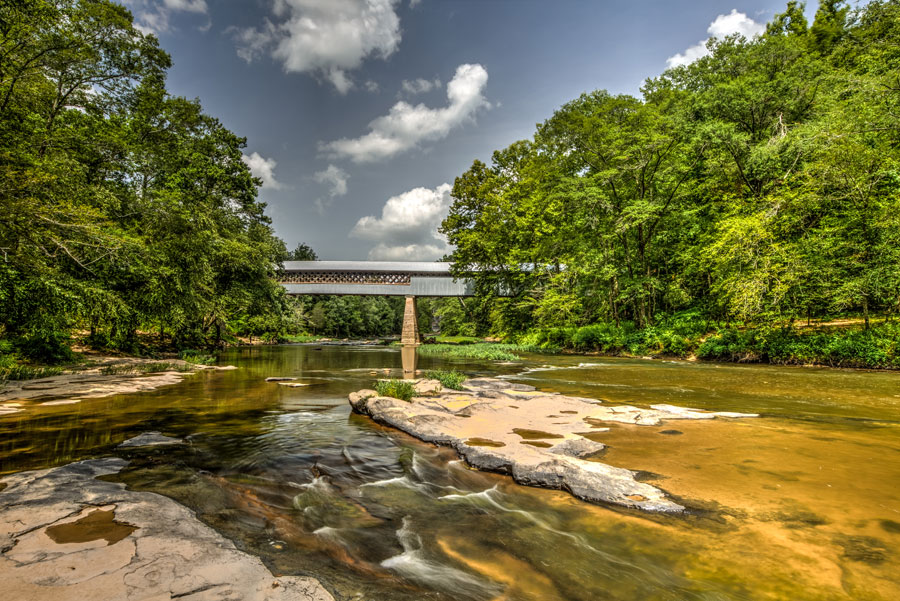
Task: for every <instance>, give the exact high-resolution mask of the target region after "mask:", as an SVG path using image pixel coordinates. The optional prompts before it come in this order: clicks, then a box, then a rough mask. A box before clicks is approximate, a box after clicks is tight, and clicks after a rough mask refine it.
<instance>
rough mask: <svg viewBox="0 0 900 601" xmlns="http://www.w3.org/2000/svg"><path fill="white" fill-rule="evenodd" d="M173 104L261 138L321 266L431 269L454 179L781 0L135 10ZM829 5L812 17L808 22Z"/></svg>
mask: <svg viewBox="0 0 900 601" xmlns="http://www.w3.org/2000/svg"><path fill="white" fill-rule="evenodd" d="M126 5H127V6H129V8H131V10H132V12H133V13H134V15H135V20H136V21H137V23H138V24H139V25H140V26H141V27H142V28H143V29H144V30H145V31H151V32H153V33H155V34H156V35H157V36H158V37H159V39H160V43H161V45H162V47H163V48H165V49H166V50H167V51H168V52H169V53H170V54H171V55H172V59H173V62H174V67H173V68H172V70H171V71H170V73H169V89H170V90H171V91H172V93H174V94H177V95H181V96H186V97H188V98H199V99H200V101H201V102H202V104H203V106H204V109H205V110H206V112H207V113H209V114H212V115H214V116H216V117H218V118H219V119H220V120H221V121H222V122H223V123H224V124H225V125H226V126H227V127H228V128H230V129H231V130H233V131H234V132H235V133H237V134H239V135H241V136H246V137H247V148H246V149H245V153H246V156H245V160H246V161H247V162H248V164H249V165H250V167H251V169H252V170H253V172H254V173H255V174H256V175H257V176H259V177H261V178H262V179H263V180H264V183H265V185H264V186H263V188H262V189H261V190H260V197H261V198H262V199H263V200H264V201H266V202H267V203H268V205H269V208H268V214H269V215H270V216H271V217H272V219H273V221H274V226H275V229H276V232H277V233H278V235H279V236H281V237H282V238H283V239H284V240H285V242H286V243H287V245H288V247H289V248H293V246H295V245H296V244H297V243H298V242H305V243H307V244H309V245H310V246H312V247H313V248H314V249H315V250H316V252H317V253H318V254H319V257H320V258H322V259H366V258H370V259H380V260H410V259H414V260H431V259H435V258H438V257H440V256H441V255H442V254H444V253H445V252H447V248H446V245H445V243H444V241H443V240H441V239H440V236H439V235H438V234H437V233H436V228H437V225H438V224H439V223H440V220H441V218H442V217H443V216H444V215H445V214H446V210H447V207H448V206H449V203H450V202H451V199H450V193H449V192H450V187H451V186H452V184H453V180H454V178H455V177H457V176H458V175H460V174H461V173H462V172H464V171H465V170H466V169H468V167H469V166H470V165H471V164H472V161H473V160H475V159H480V160H483V161H489V159H490V156H491V153H492V152H493V151H494V150H496V149H499V148H504V147H505V146H507V145H509V144H510V143H512V142H514V141H516V140H519V139H522V138H527V137H530V136H531V135H532V134H533V133H534V126H535V124H536V123H539V122H541V121H543V120H545V119H547V118H548V117H550V115H552V113H553V111H554V110H555V109H557V108H558V107H559V106H561V105H562V104H564V103H565V102H567V101H569V100H571V99H574V98H577V97H578V95H580V94H581V93H582V92H587V91H591V90H595V89H601V88H602V89H607V90H609V91H611V92H613V93H626V94H634V95H639V94H640V92H639V89H640V86H641V83H642V82H643V81H644V80H645V79H646V78H647V77H653V76H656V75H658V74H659V73H661V72H662V71H663V70H665V69H666V67H667V66H668V65H670V64H674V63H677V62H684V61H690V60H692V59H695V58H696V57H697V56H698V55H699V54H701V53H702V52H703V49H702V42H703V41H704V40H706V39H707V38H709V37H710V36H711V35H716V36H721V35H727V34H729V33H734V32H739V33H742V34H745V35H752V34H754V33H756V32H758V31H759V30H760V29H761V28H762V27H763V25H764V23H765V22H766V21H767V20H769V19H770V18H771V17H772V15H773V14H774V13H776V12H779V11H781V10H783V8H784V2H770V1H766V0H761V1H756V2H753V1H719V0H696V1H690V2H675V1H671V0H669V1H658V0H632V1H630V2H627V1H588V0H582V1H566V0H554V1H552V2H551V1H546V2H539V1H537V0H452V1H451V0H412V1H410V0H128V1H126ZM814 11H815V6H814V3H813V6H810V7H808V9H807V12H808V17H809V18H810V19H811V18H812V14H813V13H814Z"/></svg>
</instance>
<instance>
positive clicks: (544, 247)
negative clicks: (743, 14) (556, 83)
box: [441, 0, 900, 365]
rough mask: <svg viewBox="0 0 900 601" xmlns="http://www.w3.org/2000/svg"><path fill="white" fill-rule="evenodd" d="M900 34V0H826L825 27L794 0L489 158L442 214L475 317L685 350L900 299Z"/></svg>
mask: <svg viewBox="0 0 900 601" xmlns="http://www.w3.org/2000/svg"><path fill="white" fill-rule="evenodd" d="M898 41H900V2H898V0H875V1H873V2H870V3H869V4H866V5H864V6H860V7H858V8H855V9H850V8H849V7H848V5H847V4H846V3H845V2H842V1H839V0H836V1H828V2H822V3H821V4H820V6H819V9H818V12H817V13H816V16H815V20H814V22H813V23H812V24H811V25H810V24H809V23H808V22H807V20H806V19H805V17H804V15H803V5H802V3H798V2H789V3H788V5H787V7H786V9H785V11H784V12H783V13H780V14H778V15H776V16H775V18H774V20H773V22H772V23H770V24H769V25H768V27H767V29H766V32H765V33H764V34H762V35H760V36H758V37H756V38H754V39H751V40H748V39H745V38H743V37H741V36H731V37H728V38H725V39H713V40H711V41H710V42H709V44H708V48H709V50H710V53H709V55H708V56H705V57H702V58H700V59H699V60H697V61H695V62H693V63H691V64H689V65H685V66H679V67H675V68H672V69H670V70H668V71H666V72H664V73H663V74H662V75H661V76H659V77H657V78H653V79H648V80H647V81H646V82H645V85H644V87H643V88H642V93H643V94H642V97H641V98H636V97H632V96H628V95H613V94H610V93H608V92H606V91H603V90H598V91H595V92H591V93H586V94H582V95H581V96H580V97H579V98H577V99H575V100H573V101H571V102H569V103H567V104H565V105H563V106H562V107H561V108H560V109H559V110H557V111H556V112H555V113H554V114H553V115H552V116H551V117H550V118H549V119H547V120H546V121H545V122H544V123H542V124H539V125H538V127H537V130H536V132H535V134H534V136H533V137H532V138H531V139H529V140H522V141H518V142H515V143H513V144H512V145H510V146H509V147H507V148H505V149H502V150H498V151H496V152H495V153H494V154H493V157H492V160H491V163H490V164H485V163H483V162H481V161H475V162H474V163H473V164H472V166H471V168H470V169H469V170H468V171H466V172H465V173H463V174H462V175H460V176H459V177H458V178H456V181H455V183H454V187H453V197H454V202H453V205H452V207H451V209H450V212H449V215H448V216H447V218H446V219H445V220H444V222H443V224H442V226H441V231H442V232H443V233H444V234H445V235H446V236H447V239H448V241H449V242H450V243H451V244H453V245H455V247H456V249H455V250H454V252H453V253H452V255H451V256H450V257H449V258H450V259H452V260H453V261H454V267H453V270H454V274H455V275H456V276H458V277H465V276H469V275H471V276H472V277H474V279H475V288H476V292H477V297H476V298H475V299H472V300H471V301H468V303H467V305H466V306H465V308H466V309H467V311H468V313H469V315H468V316H467V318H466V321H467V323H469V324H470V326H471V328H472V329H471V330H470V331H469V332H466V333H471V334H480V335H485V334H491V335H494V336H500V337H505V338H515V339H517V340H520V341H523V342H526V343H529V344H535V345H538V346H542V347H553V346H557V347H566V348H574V349H578V350H597V351H603V352H633V351H638V350H640V351H645V352H648V353H651V354H652V353H655V352H667V353H671V354H676V355H685V354H688V353H689V352H691V349H693V348H696V345H697V339H698V337H699V335H700V333H701V332H700V330H702V331H703V332H706V331H709V330H714V329H717V328H719V329H723V330H724V329H727V328H728V326H729V324H733V323H738V322H740V323H742V324H744V325H746V326H749V327H751V328H753V329H760V330H763V331H770V330H780V329H783V328H787V329H789V328H790V326H791V325H792V324H794V322H796V321H798V320H801V319H806V320H809V319H811V318H813V317H820V316H824V315H828V314H832V313H835V312H839V313H852V314H859V315H861V316H862V317H863V320H864V322H865V324H866V328H868V326H869V321H870V320H869V317H870V314H871V313H872V312H880V313H885V314H889V315H893V314H896V313H897V311H898V309H900V227H898V226H900V222H898V219H900V217H898V216H900V118H898V117H900V79H898V77H897V73H900V52H898V51H897V48H898ZM475 268H479V269H480V271H478V272H476V273H472V270H474V269H475ZM485 268H486V269H485ZM500 291H504V292H508V293H511V294H512V297H511V298H501V297H499V292H500ZM450 314H451V316H452V318H451V319H450V320H449V321H450V324H451V325H452V327H453V330H454V332H459V331H461V329H462V328H461V327H460V326H459V324H458V323H456V322H457V321H458V318H459V315H460V312H459V311H456V314H455V315H453V311H452V310H451V311H450ZM685 315H690V316H691V317H690V318H689V319H688V321H689V322H691V323H693V324H694V325H692V326H691V327H689V328H687V329H688V330H690V331H684V330H685V328H683V327H680V326H677V325H675V324H673V323H670V322H671V320H672V319H673V318H679V317H678V316H685ZM679 319H680V318H679ZM526 333H527V334H526ZM802 340H803V341H806V339H805V338H802ZM710 344H712V343H710ZM797 344H800V343H799V342H798V343H797ZM860 344H862V343H860ZM873 344H874V343H873ZM750 346H753V345H752V344H751V345H750ZM801 346H802V345H801ZM863 346H864V345H863ZM863 346H856V347H855V348H858V349H859V350H860V352H863V353H866V354H867V356H871V357H872V359H871V360H869V359H866V360H865V361H864V362H865V363H866V364H867V365H872V364H875V363H879V362H882V363H883V362H884V361H887V359H877V360H876V359H875V356H876V355H877V353H875V354H872V353H870V352H869V351H866V350H865V349H864V348H863ZM876 346H877V345H876ZM741 348H743V346H742V347H741ZM767 348H768V347H767ZM797 348H799V347H797ZM878 348H881V347H880V346H879V347H878ZM629 349H631V350H629ZM775 350H776V349H774V348H769V349H768V350H767V351H766V353H765V355H766V356H768V357H772V358H776V360H777V358H778V357H781V355H780V354H778V353H777V352H772V353H770V352H768V351H775ZM840 352H844V351H840ZM873 352H874V351H873ZM835 353H838V351H837V350H836V351H835ZM725 354H726V355H727V354H728V353H725ZM828 356H829V357H832V356H833V357H837V355H832V354H829V355H828ZM827 360H828V361H834V362H837V361H838V359H836V358H834V359H827Z"/></svg>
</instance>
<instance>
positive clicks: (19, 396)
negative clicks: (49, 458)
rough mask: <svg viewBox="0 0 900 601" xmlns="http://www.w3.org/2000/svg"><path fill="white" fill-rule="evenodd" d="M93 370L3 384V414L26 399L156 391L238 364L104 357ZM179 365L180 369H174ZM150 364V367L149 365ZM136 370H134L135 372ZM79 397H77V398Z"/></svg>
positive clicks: (63, 400) (50, 401) (48, 401)
mask: <svg viewBox="0 0 900 601" xmlns="http://www.w3.org/2000/svg"><path fill="white" fill-rule="evenodd" d="M95 362H96V363H97V364H96V365H95V366H94V367H92V368H89V369H81V370H79V371H77V372H73V373H63V374H60V375H58V376H50V377H46V378H40V379H36V380H16V381H9V382H5V383H3V385H2V386H0V415H5V414H9V413H16V412H18V411H22V410H23V409H24V408H26V407H27V405H26V404H24V403H23V402H40V404H42V405H64V404H66V405H67V404H72V403H77V402H79V401H80V400H81V399H94V398H101V397H106V396H112V395H114V394H129V393H132V392H143V391H146V390H154V389H156V388H160V387H162V386H169V385H171V384H177V383H179V382H181V381H182V380H183V379H184V378H185V377H186V376H189V375H191V374H194V373H196V372H198V371H204V370H212V371H228V370H232V369H237V368H236V367H234V366H231V365H226V366H221V367H220V366H209V365H195V364H193V363H188V362H186V361H182V360H180V359H174V360H169V361H158V360H153V359H140V358H130V359H124V360H123V359H119V358H114V357H100V358H99V359H95ZM155 364H158V365H160V366H163V367H166V370H165V371H159V372H152V371H149V368H152V367H153V365H155ZM173 365H175V366H177V367H178V370H173V369H171V366H173ZM148 366H149V367H148ZM110 367H113V368H115V371H116V372H117V373H104V369H105V368H110ZM132 370H133V371H132ZM75 397H77V398H75Z"/></svg>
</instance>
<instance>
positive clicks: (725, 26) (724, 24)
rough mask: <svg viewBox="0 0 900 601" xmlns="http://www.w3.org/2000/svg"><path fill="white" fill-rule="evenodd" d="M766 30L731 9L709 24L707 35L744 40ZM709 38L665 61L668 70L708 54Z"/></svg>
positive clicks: (763, 26)
mask: <svg viewBox="0 0 900 601" xmlns="http://www.w3.org/2000/svg"><path fill="white" fill-rule="evenodd" d="M765 30H766V26H765V24H763V23H757V22H756V21H754V20H753V19H751V18H750V17H748V16H747V15H746V14H744V13H741V12H738V11H737V9H736V8H732V9H731V12H730V13H728V14H727V15H719V16H718V17H716V18H715V20H714V21H713V22H712V23H710V24H709V27H708V28H707V30H706V31H707V33H709V35H710V36H711V37H714V38H719V39H721V38H724V37H727V36H730V35H733V34H736V33H737V34H740V35H742V36H744V37H745V38H748V39H749V38H752V37H753V36H755V35H758V34H760V33H762V32H763V31H765ZM707 42H709V38H707V39H705V40H702V41H700V42H697V43H696V44H694V45H693V46H691V47H689V48H687V49H686V50H685V51H684V52H679V53H678V54H675V55H674V56H670V57H669V58H667V59H666V64H667V65H668V66H669V68H672V67H679V66H681V65H689V64H691V63H692V62H694V61H695V60H697V59H698V58H701V57H704V56H706V55H707V54H709V51H708V50H707V49H706V44H707Z"/></svg>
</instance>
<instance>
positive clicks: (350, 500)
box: [0, 346, 900, 601]
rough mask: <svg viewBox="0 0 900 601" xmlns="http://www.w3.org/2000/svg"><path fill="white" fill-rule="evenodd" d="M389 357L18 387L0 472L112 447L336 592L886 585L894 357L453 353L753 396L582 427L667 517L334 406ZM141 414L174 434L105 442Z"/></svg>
mask: <svg viewBox="0 0 900 601" xmlns="http://www.w3.org/2000/svg"><path fill="white" fill-rule="evenodd" d="M398 354H399V353H398V352H397V351H396V350H393V349H384V348H347V347H316V346H295V347H271V348H254V349H239V350H235V351H232V352H230V353H229V354H228V355H226V356H225V357H223V358H222V361H223V362H228V363H233V364H236V365H239V366H240V367H241V368H242V369H240V370H238V371H234V372H222V373H214V374H207V373H201V374H197V375H195V376H192V377H191V378H190V379H188V380H186V381H185V382H184V383H182V384H180V385H178V386H174V387H170V388H164V389H160V390H157V391H154V392H149V393H141V394H135V395H128V396H122V397H111V398H108V399H97V400H85V401H83V402H82V403H79V404H77V405H60V406H29V407H28V408H27V409H26V411H23V412H22V413H19V414H13V415H9V416H5V417H2V418H0V435H2V437H0V470H2V471H4V472H9V471H15V470H21V469H32V468H37V467H45V466H48V465H55V464H60V463H65V462H68V461H72V460H74V459H80V458H83V457H85V456H89V455H98V454H107V453H117V454H121V455H123V456H126V457H128V458H129V459H131V462H132V463H131V466H130V467H129V468H128V470H127V471H126V472H125V473H123V474H122V476H121V477H122V478H123V479H124V480H125V481H126V482H128V484H129V485H130V486H132V487H135V488H140V489H146V490H153V491H157V492H160V493H163V494H166V495H169V496H171V497H173V498H175V499H177V500H179V501H180V502H182V503H184V504H186V505H188V506H189V507H191V508H193V509H194V510H196V511H197V513H198V515H199V516H200V517H201V518H202V519H204V520H205V521H206V522H208V523H209V524H211V525H212V526H214V527H215V528H217V529H218V530H220V531H222V532H223V533H225V534H226V535H228V536H229V537H231V538H232V539H233V540H235V541H236V543H237V544H238V545H239V546H241V547H242V548H244V549H247V550H249V551H251V552H253V553H256V554H258V555H259V556H260V557H262V558H263V559H264V561H266V563H267V564H268V565H269V566H270V568H272V569H273V570H274V571H276V572H278V573H280V574H312V575H315V576H317V577H319V578H320V579H322V580H323V581H324V582H325V584H326V585H327V586H328V587H329V588H330V589H331V590H333V591H334V592H335V593H336V596H337V597H338V598H343V599H379V600H381V599H397V600H406V599H435V600H444V599H447V600H449V599H466V600H468V599H471V600H482V599H484V600H487V599H506V600H538V599H540V600H555V599H571V600H582V599H584V600H595V599H623V600H624V599H628V600H632V599H648V600H657V599H659V600H662V599H698V600H700V599H702V600H704V601H708V600H712V599H717V600H718V599H782V598H793V599H863V598H864V599H894V598H898V597H900V581H898V580H900V579H898V576H897V575H898V574H900V561H898V557H897V551H896V549H898V548H900V491H898V489H897V486H896V482H897V481H898V476H900V437H898V436H897V434H898V429H897V423H898V422H900V406H898V401H900V397H898V396H897V394H898V390H900V386H897V384H898V381H900V380H898V374H889V373H875V372H856V371H828V370H810V369H801V368H797V369H787V368H769V367H759V366H754V367H748V366H718V365H711V364H699V365H698V364H686V363H662V362H655V361H654V362H648V361H629V360H615V359H602V360H591V361H587V360H585V358H583V357H581V358H579V357H552V358H548V357H533V358H530V360H529V361H528V362H526V366H531V367H533V368H538V369H532V370H530V371H528V372H526V373H524V374H521V375H520V376H516V375H515V373H516V372H521V371H522V367H521V366H492V365H486V364H478V363H460V364H458V365H457V367H459V368H461V369H464V370H467V371H469V372H471V373H473V374H475V373H477V374H479V375H480V374H491V373H493V374H500V375H505V376H509V377H511V378H514V379H517V380H520V381H524V382H528V383H531V384H535V385H537V386H539V387H545V388H548V389H553V390H558V391H561V392H566V393H570V394H575V395H579V396H586V397H593V398H603V399H605V400H607V401H608V402H613V403H616V402H628V403H633V404H638V405H649V404H655V403H673V404H680V405H689V406H695V407H701V408H707V409H715V410H726V411H747V412H760V413H762V414H764V415H765V416H766V417H764V418H761V419H758V420H745V421H740V420H735V421H727V420H723V421H713V422H701V423H690V422H673V423H670V424H665V425H663V426H660V427H638V426H624V425H614V426H613V427H612V429H611V430H610V431H609V432H606V433H598V434H597V435H596V436H598V439H599V440H602V441H603V442H605V443H607V444H609V445H610V449H609V451H608V452H607V453H606V454H605V455H604V457H603V458H602V460H604V461H608V462H610V463H613V464H615V465H621V466H624V467H629V468H633V469H640V470H643V471H645V472H646V476H645V477H648V478H652V479H654V480H653V482H654V484H656V485H658V486H660V487H661V488H663V489H665V490H667V491H669V492H671V493H672V494H675V495H677V496H678V497H679V498H682V499H684V500H685V502H687V503H688V504H689V505H690V506H691V507H693V508H694V509H695V511H694V513H692V514H690V515H687V516H681V517H674V516H653V515H647V514H642V513H638V512H632V511H622V510H613V509H609V508H604V507H599V506H594V505H588V504H586V503H583V502H580V501H578V500H576V499H574V498H572V497H571V496H569V495H567V494H565V493H562V492H556V491H546V490H538V489H529V488H524V487H520V486H517V485H515V484H512V483H511V482H510V480H509V479H508V478H506V477H504V476H501V475H495V474H486V473H482V472H477V471H473V470H470V469H468V468H466V466H465V465H464V464H462V463H461V462H460V461H458V460H457V458H456V457H455V454H454V453H453V452H452V451H451V450H448V449H442V448H435V447H432V446H430V445H425V444H422V443H420V442H418V441H415V440H414V439H412V438H410V437H407V436H405V435H403V434H400V433H397V432H394V431H392V430H390V429H387V428H384V427H381V426H378V425H377V424H374V423H373V422H371V420H369V419H367V418H362V417H360V416H357V415H353V414H351V413H350V412H349V407H348V405H347V402H346V395H347V393H348V392H350V391H352V390H356V389H359V388H362V387H366V386H370V385H371V383H372V381H373V380H374V379H375V378H376V377H381V376H382V374H383V373H384V370H385V369H387V370H389V371H390V370H392V369H395V368H394V366H396V365H398ZM422 363H423V365H421V366H420V367H421V368H424V369H429V368H431V367H435V366H440V365H441V364H440V362H439V361H436V360H435V359H432V358H423V359H422ZM542 365H546V366H547V367H545V368H541V367H540V366H542ZM373 372H374V373H373ZM269 376H290V377H296V378H299V380H297V381H300V382H302V383H309V384H310V386H304V387H296V388H292V387H288V386H280V385H278V384H277V383H272V382H265V381H264V380H265V378H266V377H269ZM146 430H161V431H163V432H164V433H165V434H168V435H175V436H181V437H188V440H189V442H190V444H188V445H185V446H183V447H179V448H168V449H164V450H163V449H151V450H144V451H142V450H131V451H117V450H115V448H114V447H115V445H116V444H118V443H119V442H121V441H122V440H124V439H125V438H126V437H129V436H132V435H135V434H138V433H140V432H143V431H146ZM673 431H676V432H678V433H679V434H677V435H676V434H673V433H672V432H673Z"/></svg>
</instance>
